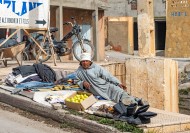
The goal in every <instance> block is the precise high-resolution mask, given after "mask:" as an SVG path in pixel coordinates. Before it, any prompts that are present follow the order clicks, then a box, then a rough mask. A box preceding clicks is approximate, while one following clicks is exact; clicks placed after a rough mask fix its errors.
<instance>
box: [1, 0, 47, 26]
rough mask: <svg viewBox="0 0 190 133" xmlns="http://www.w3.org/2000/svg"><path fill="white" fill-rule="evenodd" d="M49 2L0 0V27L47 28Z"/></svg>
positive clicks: (45, 0) (38, 0) (39, 0)
mask: <svg viewBox="0 0 190 133" xmlns="http://www.w3.org/2000/svg"><path fill="white" fill-rule="evenodd" d="M49 2H50V0H0V27H21V28H23V27H24V28H45V29H46V28H47V26H48V22H49V9H50V4H49Z"/></svg>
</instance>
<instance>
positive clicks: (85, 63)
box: [80, 53, 92, 69]
mask: <svg viewBox="0 0 190 133" xmlns="http://www.w3.org/2000/svg"><path fill="white" fill-rule="evenodd" d="M91 64H92V60H91V54H90V53H82V54H81V60H80V65H81V66H82V67H83V68H84V69H88V68H89V67H90V66H91Z"/></svg>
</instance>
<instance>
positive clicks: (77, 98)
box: [66, 94, 89, 103]
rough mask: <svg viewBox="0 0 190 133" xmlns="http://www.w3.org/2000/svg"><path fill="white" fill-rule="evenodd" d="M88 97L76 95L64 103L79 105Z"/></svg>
mask: <svg viewBox="0 0 190 133" xmlns="http://www.w3.org/2000/svg"><path fill="white" fill-rule="evenodd" d="M88 97H89V96H88V95H87V94H76V95H75V96H73V97H71V98H67V99H66V101H68V102H73V103H81V102H82V101H84V100H85V99H86V98H88Z"/></svg>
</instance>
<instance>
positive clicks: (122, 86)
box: [119, 84, 127, 90]
mask: <svg viewBox="0 0 190 133" xmlns="http://www.w3.org/2000/svg"><path fill="white" fill-rule="evenodd" d="M119 87H120V88H122V89H123V90H127V87H126V86H125V85H123V84H119Z"/></svg>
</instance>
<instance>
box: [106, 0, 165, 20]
mask: <svg viewBox="0 0 190 133" xmlns="http://www.w3.org/2000/svg"><path fill="white" fill-rule="evenodd" d="M132 1H133V0H107V4H108V8H107V10H105V16H133V17H137V10H131V6H132V5H131V4H130V2H132ZM163 1H164V0H154V15H155V17H163V16H164V17H165V16H166V9H165V2H163Z"/></svg>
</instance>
